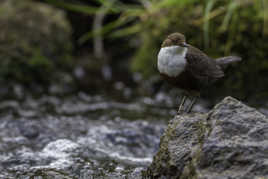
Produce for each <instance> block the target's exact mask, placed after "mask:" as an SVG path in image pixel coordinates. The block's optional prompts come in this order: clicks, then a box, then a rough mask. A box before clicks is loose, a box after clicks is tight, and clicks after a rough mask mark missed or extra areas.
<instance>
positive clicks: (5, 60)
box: [0, 0, 72, 84]
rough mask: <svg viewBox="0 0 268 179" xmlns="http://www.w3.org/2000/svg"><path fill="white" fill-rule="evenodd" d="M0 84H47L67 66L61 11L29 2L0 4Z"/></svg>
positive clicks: (66, 31)
mask: <svg viewBox="0 0 268 179" xmlns="http://www.w3.org/2000/svg"><path fill="white" fill-rule="evenodd" d="M0 14H1V16H0V26H1V29H0V43H1V46H0V81H1V82H7V81H8V82H10V81H15V82H20V83H27V84H28V83H47V82H51V80H55V78H57V74H59V72H61V71H64V70H66V69H68V67H69V66H70V64H71V63H72V62H71V50H72V45H71V40H70V36H71V27H70V25H69V23H68V21H67V19H66V17H65V14H64V12H63V11H61V10H59V9H56V8H53V7H50V6H48V5H45V4H43V3H38V2H33V1H30V0H23V1H17V0H2V1H1V2H0Z"/></svg>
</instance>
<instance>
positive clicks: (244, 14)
mask: <svg viewBox="0 0 268 179" xmlns="http://www.w3.org/2000/svg"><path fill="white" fill-rule="evenodd" d="M47 1H48V2H49V3H52V4H55V5H57V6H61V7H64V8H66V9H68V10H73V11H76V12H81V13H85V14H87V15H95V16H97V15H98V14H100V13H103V14H102V15H103V16H108V15H109V14H117V15H119V17H118V18H114V19H113V20H112V21H111V22H109V23H106V24H104V23H102V22H101V28H98V29H94V28H93V29H92V31H90V32H88V33H86V34H84V35H83V36H82V37H81V38H80V42H85V41H87V40H89V39H91V38H94V37H95V36H103V37H104V38H107V39H108V38H125V37H128V38H129V39H134V38H135V39H138V40H139V43H138V45H137V48H136V49H137V50H136V53H135V55H134V56H133V58H132V62H131V70H132V71H135V72H137V71H138V72H140V73H142V74H143V77H145V78H148V77H150V76H151V75H153V74H156V73H157V70H156V56H157V52H158V50H159V47H160V45H161V42H162V40H163V39H164V38H165V37H166V36H167V35H168V34H169V33H171V32H175V31H179V32H182V33H184V34H185V35H186V37H187V41H188V43H190V44H192V45H194V46H197V47H199V48H200V49H203V50H204V51H205V52H206V53H207V54H209V55H210V56H212V57H215V58H216V57H220V56H224V55H230V54H235V55H240V56H242V58H243V61H242V62H241V63H240V64H239V65H237V66H236V68H234V71H232V73H231V74H229V75H227V76H228V78H227V79H226V80H225V81H224V83H221V85H218V86H217V90H215V89H214V90H213V91H216V93H217V94H222V95H226V93H228V94H230V92H232V94H234V95H235V96H237V97H241V98H244V99H249V98H250V97H251V96H252V94H255V97H257V98H258V97H259V98H262V97H263V96H267V94H266V93H267V92H266V91H265V90H266V89H265V87H264V85H263V84H265V83H268V79H267V78H264V76H267V75H268V54H267V51H268V44H267V43H265V42H266V41H267V40H268V36H267V35H268V3H267V2H266V1H265V0H254V1H251V0H236V1H233V0H225V1H218V0H205V1H197V0H179V1H178V0H148V1H137V2H139V3H136V4H126V3H122V2H121V1H119V0H113V1H107V0H95V1H94V2H95V3H96V4H98V5H96V6H90V5H80V4H69V3H62V1H56V0H47ZM119 45H120V44H119ZM124 45H126V44H124ZM118 49H119V50H120V47H119V48H118ZM115 53H116V52H115ZM252 84H254V85H252ZM222 85H224V86H228V87H227V88H221V87H222ZM219 89H225V90H224V91H221V90H219ZM226 89H229V91H228V90H226ZM255 97H254V98H255Z"/></svg>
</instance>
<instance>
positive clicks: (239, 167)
mask: <svg viewBox="0 0 268 179" xmlns="http://www.w3.org/2000/svg"><path fill="white" fill-rule="evenodd" d="M144 177H145V178H168V179H173V178H179V179H190V178H195V179H227V178H228V179H264V178H268V118H267V117H266V116H265V115H263V114H261V113H260V112H258V111H256V110H255V109H254V108H251V107H248V106H246V105H245V104H243V103H241V102H239V101H238V100H236V99H234V98H232V97H226V98H225V99H224V100H223V101H222V102H220V103H219V104H218V105H216V106H215V107H214V109H212V110H211V111H210V112H209V113H205V114H199V113H195V114H183V115H180V116H176V118H174V119H173V120H172V121H170V123H169V125H168V128H167V130H166V131H165V134H164V135H163V136H162V137H161V142H160V148H159V151H158V153H157V154H156V155H155V156H154V159H153V162H152V164H151V165H150V166H149V167H148V169H147V171H145V172H144Z"/></svg>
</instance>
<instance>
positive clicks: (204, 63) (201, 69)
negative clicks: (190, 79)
mask: <svg viewBox="0 0 268 179" xmlns="http://www.w3.org/2000/svg"><path fill="white" fill-rule="evenodd" d="M186 59H187V69H186V70H188V71H190V72H191V74H192V75H193V76H194V77H195V78H196V79H198V80H199V81H200V83H201V84H203V85H207V84H208V83H211V82H213V81H215V80H217V79H219V78H221V77H223V76H224V73H223V71H222V70H221V68H220V66H218V65H217V64H216V62H215V61H214V60H213V59H211V58H209V57H208V56H207V55H206V54H205V53H203V52H202V51H201V50H199V49H197V48H195V47H193V46H189V47H188V51H187V54H186Z"/></svg>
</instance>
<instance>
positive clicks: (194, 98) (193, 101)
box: [187, 96, 197, 113]
mask: <svg viewBox="0 0 268 179" xmlns="http://www.w3.org/2000/svg"><path fill="white" fill-rule="evenodd" d="M196 100H197V97H196V96H194V97H192V100H191V102H190V105H189V107H188V110H187V113H190V112H191V110H192V108H193V106H194V104H195V103H196Z"/></svg>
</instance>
